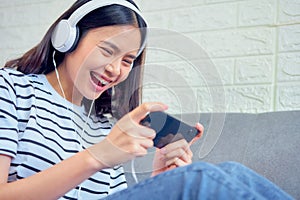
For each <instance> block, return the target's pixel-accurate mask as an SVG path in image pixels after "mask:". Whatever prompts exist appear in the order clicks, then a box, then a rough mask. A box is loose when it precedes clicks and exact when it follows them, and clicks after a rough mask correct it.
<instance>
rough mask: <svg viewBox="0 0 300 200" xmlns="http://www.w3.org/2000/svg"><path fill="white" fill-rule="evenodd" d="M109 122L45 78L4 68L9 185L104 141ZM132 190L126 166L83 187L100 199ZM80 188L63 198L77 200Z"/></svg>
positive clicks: (3, 138) (2, 149) (1, 133)
mask: <svg viewBox="0 0 300 200" xmlns="http://www.w3.org/2000/svg"><path fill="white" fill-rule="evenodd" d="M110 129H111V123H110V122H109V121H108V120H107V119H106V118H105V117H103V118H99V117H95V116H93V115H92V116H90V117H89V118H87V114H86V112H85V111H84V107H83V106H82V107H80V106H76V105H74V104H72V103H70V102H69V101H67V100H65V99H64V98H63V97H61V96H60V95H59V94H58V93H57V92H56V91H55V90H54V89H53V88H52V86H51V85H50V84H49V82H48V81H47V79H46V77H45V75H24V74H22V73H21V72H18V71H15V70H13V69H0V154H5V155H8V156H11V157H12V158H13V159H12V162H11V166H10V170H9V178H8V181H9V182H12V181H16V180H19V179H22V178H26V177H28V176H31V175H33V174H35V173H37V172H39V171H41V170H45V169H47V168H49V167H51V166H53V165H55V164H56V163H58V162H60V161H62V160H64V159H66V158H68V157H70V156H72V155H74V154H76V153H77V152H78V151H80V150H82V147H83V148H85V147H87V146H89V145H92V144H94V143H96V142H99V141H101V140H102V139H103V138H104V137H105V136H106V135H107V134H108V133H109V131H110ZM126 187H127V184H126V180H125V175H124V171H123V168H122V167H121V166H116V167H114V168H112V169H104V170H101V171H99V172H97V173H95V174H94V175H93V176H91V177H90V178H89V179H88V180H86V181H84V182H83V183H82V184H81V189H80V196H81V197H82V198H83V199H100V198H102V197H105V196H107V195H108V194H111V193H114V192H116V191H119V190H122V189H124V188H126ZM78 190H79V186H78V187H77V188H75V189H72V190H71V191H69V192H68V193H67V194H65V196H64V197H62V198H61V199H76V198H77V196H78Z"/></svg>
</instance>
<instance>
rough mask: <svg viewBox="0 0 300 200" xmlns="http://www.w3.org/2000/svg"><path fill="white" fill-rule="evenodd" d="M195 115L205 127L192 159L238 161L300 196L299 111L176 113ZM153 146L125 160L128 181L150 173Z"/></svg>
mask: <svg viewBox="0 0 300 200" xmlns="http://www.w3.org/2000/svg"><path fill="white" fill-rule="evenodd" d="M179 117H180V118H181V119H183V120H185V121H190V122H191V121H194V120H195V119H197V120H198V121H200V123H202V124H203V125H204V127H205V132H204V135H203V137H202V139H200V140H198V141H197V142H196V143H195V144H193V146H192V150H193V153H194V159H193V161H194V162H195V161H199V160H200V161H205V162H211V163H220V162H223V161H237V162H240V163H243V164H244V165H246V166H248V167H249V168H251V169H253V170H254V171H256V172H258V173H259V174H261V175H263V176H265V177H266V178H268V179H269V180H271V181H272V182H274V183H275V184H277V185H278V186H279V187H281V188H282V189H283V190H285V191H286V192H287V193H289V194H290V195H291V196H293V197H294V198H295V199H300V156H299V154H300V111H284V112H268V113H262V114H242V113H226V114H225V113H205V114H200V115H199V114H185V115H181V116H179ZM152 158H153V149H152V150H150V151H149V154H148V155H147V156H145V157H143V158H138V159H136V160H135V161H134V163H126V164H125V172H126V176H127V180H128V184H129V185H132V184H135V181H134V179H133V174H132V173H131V171H132V166H134V170H135V172H136V173H135V174H136V176H137V179H138V181H141V180H143V179H145V178H147V177H149V175H150V174H151V160H152Z"/></svg>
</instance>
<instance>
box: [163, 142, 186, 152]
mask: <svg viewBox="0 0 300 200" xmlns="http://www.w3.org/2000/svg"><path fill="white" fill-rule="evenodd" d="M179 148H182V149H188V148H189V144H188V143H187V141H186V140H185V139H181V140H178V141H176V142H172V143H170V144H168V145H166V146H165V147H163V148H162V149H161V153H163V154H167V153H169V152H171V151H174V150H175V149H179Z"/></svg>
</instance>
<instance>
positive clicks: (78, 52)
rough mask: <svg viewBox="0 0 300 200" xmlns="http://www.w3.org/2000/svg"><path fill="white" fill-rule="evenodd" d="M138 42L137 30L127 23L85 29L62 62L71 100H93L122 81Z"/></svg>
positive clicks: (138, 34)
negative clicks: (86, 30) (73, 48)
mask: <svg viewBox="0 0 300 200" xmlns="http://www.w3.org/2000/svg"><path fill="white" fill-rule="evenodd" d="M140 44H141V35H140V31H139V29H138V28H135V27H133V26H130V25H124V26H106V27H101V28H96V29H92V30H90V31H88V32H87V33H86V35H85V36H84V37H82V39H81V40H80V42H79V44H78V46H77V48H76V49H75V50H74V51H73V52H71V53H69V54H67V55H66V57H65V60H64V62H63V63H62V66H63V68H64V69H63V70H62V71H63V73H65V75H66V76H64V77H67V78H68V89H69V90H70V89H72V90H73V91H72V97H71V98H72V100H71V101H72V102H73V103H75V104H80V102H81V100H82V97H86V98H87V99H96V98H98V97H99V96H100V95H101V93H103V91H105V90H107V89H108V88H111V87H112V86H113V85H116V84H118V83H120V82H122V81H123V80H125V79H126V78H127V76H128V74H129V72H130V70H131V65H132V64H133V61H134V59H135V58H136V56H137V53H138V51H139V48H140ZM70 86H73V87H70ZM69 92H70V91H69ZM69 98H70V97H69Z"/></svg>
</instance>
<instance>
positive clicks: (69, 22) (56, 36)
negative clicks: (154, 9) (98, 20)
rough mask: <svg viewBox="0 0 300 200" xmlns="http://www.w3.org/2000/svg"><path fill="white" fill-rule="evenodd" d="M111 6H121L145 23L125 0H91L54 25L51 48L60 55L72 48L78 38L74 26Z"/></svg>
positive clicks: (139, 13)
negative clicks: (84, 18) (91, 13)
mask: <svg viewBox="0 0 300 200" xmlns="http://www.w3.org/2000/svg"><path fill="white" fill-rule="evenodd" d="M113 4H116V5H121V6H124V7H127V8H129V9H131V10H132V11H134V12H135V13H137V14H138V15H139V16H140V17H141V18H142V19H143V20H144V22H145V23H146V20H145V19H144V17H143V16H142V13H141V12H140V11H139V10H138V9H137V8H136V7H135V6H134V5H133V4H131V3H130V2H128V1H126V0H91V1H89V2H87V3H85V4H83V5H82V6H81V7H79V8H78V9H77V10H75V11H74V12H73V13H72V15H71V16H70V17H69V19H63V20H61V21H60V22H59V23H58V24H57V25H56V27H55V29H54V31H53V34H52V36H51V42H52V45H53V47H54V48H55V49H56V50H57V51H60V52H62V53H64V52H67V51H69V50H70V49H72V47H73V46H74V45H75V44H76V43H77V40H78V37H79V33H78V32H79V31H78V27H77V26H76V25H77V23H78V22H79V21H80V20H81V19H82V18H83V17H84V16H85V15H87V14H88V13H90V12H91V11H93V10H95V9H97V8H100V7H104V6H109V5H113ZM143 46H144V45H143ZM143 46H142V47H143Z"/></svg>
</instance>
